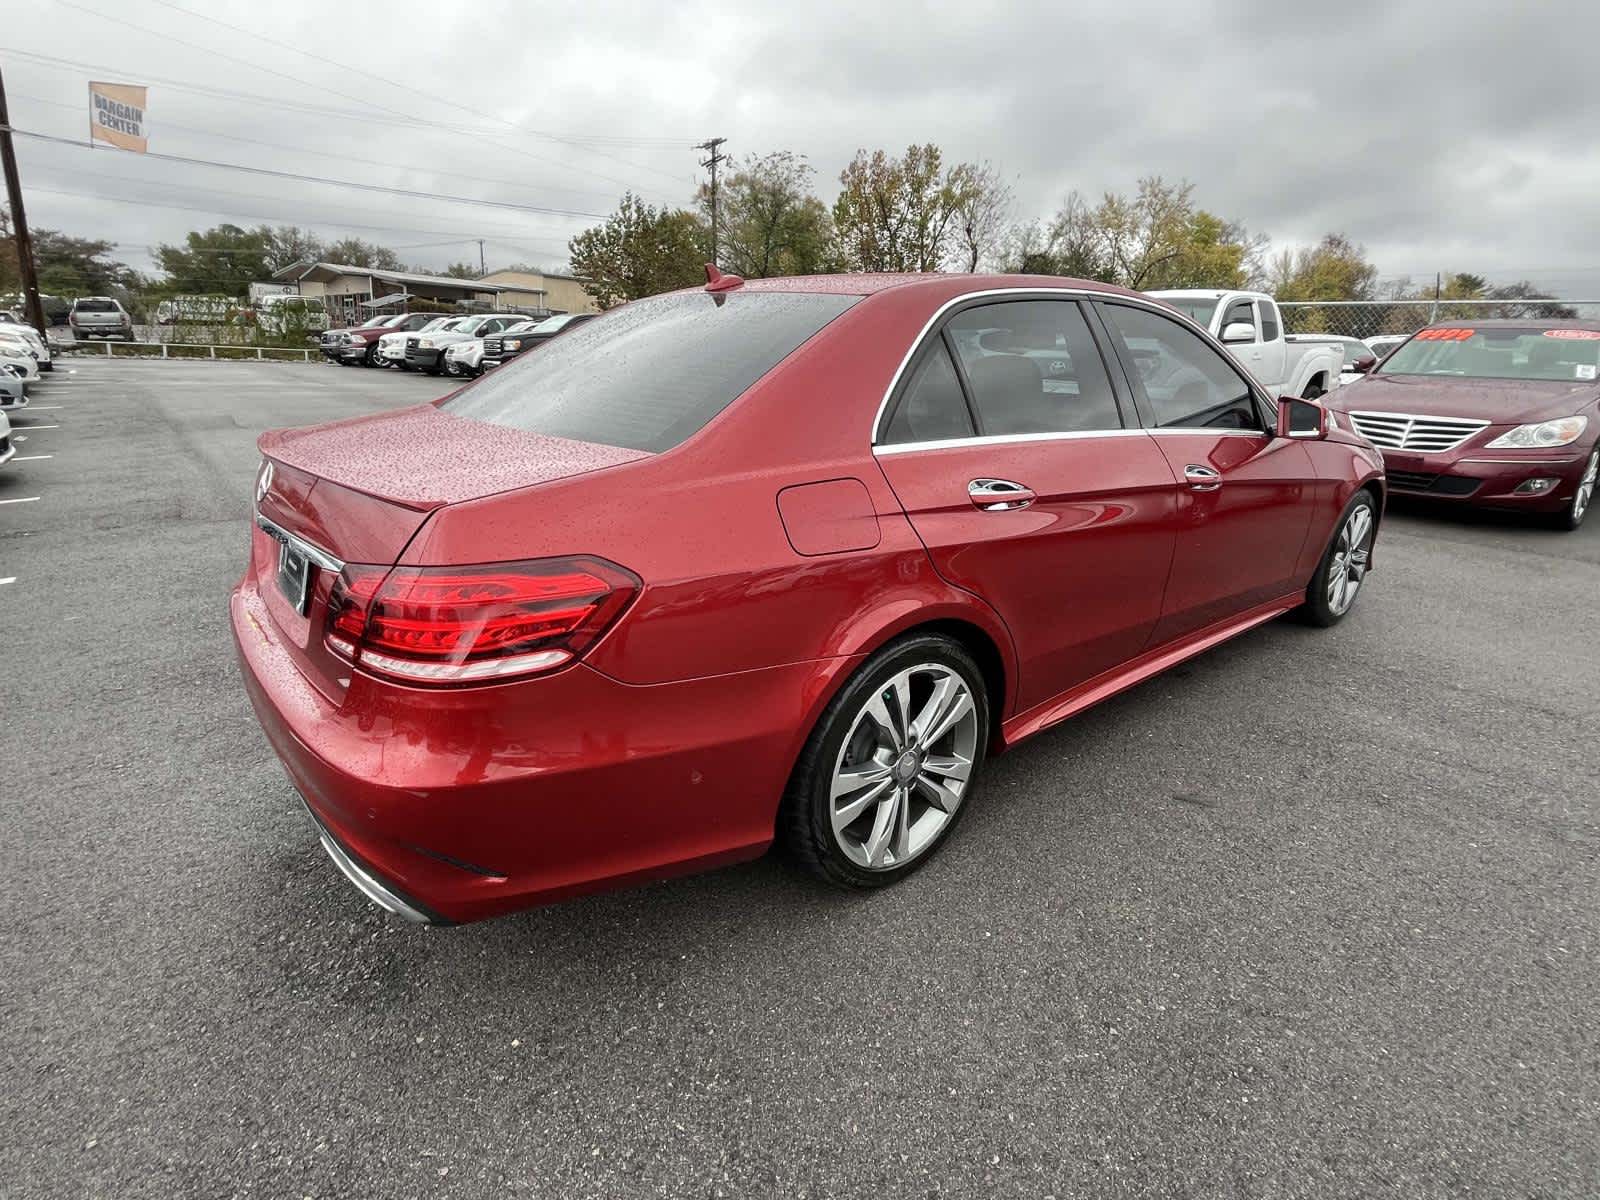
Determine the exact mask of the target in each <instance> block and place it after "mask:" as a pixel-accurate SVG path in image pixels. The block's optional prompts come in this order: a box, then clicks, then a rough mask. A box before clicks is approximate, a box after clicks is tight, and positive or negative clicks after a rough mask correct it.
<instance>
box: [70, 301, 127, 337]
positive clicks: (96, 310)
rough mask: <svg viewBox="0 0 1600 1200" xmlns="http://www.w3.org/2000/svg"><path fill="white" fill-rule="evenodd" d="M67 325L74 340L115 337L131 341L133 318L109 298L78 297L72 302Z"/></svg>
mask: <svg viewBox="0 0 1600 1200" xmlns="http://www.w3.org/2000/svg"><path fill="white" fill-rule="evenodd" d="M67 324H68V325H69V326H70V327H71V328H72V336H73V337H76V338H91V337H115V338H121V339H122V340H123V341H125V342H131V341H133V318H132V317H130V316H129V315H128V310H127V309H125V308H123V307H122V305H121V304H119V303H117V301H116V300H114V299H112V298H111V297H110V296H79V297H78V298H77V299H76V300H74V301H73V302H72V311H71V312H69V313H68V314H67Z"/></svg>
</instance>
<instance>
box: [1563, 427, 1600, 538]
mask: <svg viewBox="0 0 1600 1200" xmlns="http://www.w3.org/2000/svg"><path fill="white" fill-rule="evenodd" d="M1597 475H1600V446H1596V447H1595V448H1594V449H1593V450H1591V451H1590V452H1589V460H1588V461H1587V462H1586V463H1584V464H1583V474H1582V475H1580V476H1579V477H1578V486H1577V487H1576V488H1575V489H1573V493H1572V499H1571V500H1570V501H1568V502H1567V506H1566V507H1565V508H1563V509H1562V510H1561V511H1560V512H1558V513H1557V514H1556V516H1555V527H1556V528H1557V529H1560V530H1563V531H1564V532H1567V533H1573V532H1576V531H1577V530H1578V529H1579V528H1580V527H1581V526H1582V525H1583V518H1584V517H1586V516H1588V514H1589V510H1590V509H1591V508H1593V507H1594V491H1595V487H1596V486H1597V484H1596V476H1597Z"/></svg>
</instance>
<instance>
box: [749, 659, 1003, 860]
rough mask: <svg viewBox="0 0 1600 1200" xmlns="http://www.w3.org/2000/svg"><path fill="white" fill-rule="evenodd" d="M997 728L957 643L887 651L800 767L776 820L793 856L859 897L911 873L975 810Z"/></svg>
mask: <svg viewBox="0 0 1600 1200" xmlns="http://www.w3.org/2000/svg"><path fill="white" fill-rule="evenodd" d="M936 700H937V701H938V703H937V704H936V703H935V701H936ZM989 719H990V718H989V693H988V689H987V688H986V687H985V685H984V678H983V672H982V671H981V670H979V668H978V665H977V663H975V662H974V661H973V659H972V656H971V655H970V654H968V653H967V651H966V649H965V648H964V647H962V646H961V645H960V643H958V642H956V641H954V640H952V639H950V638H947V637H944V636H941V635H933V634H914V635H911V636H908V637H904V638H901V639H900V640H898V641H895V642H892V643H890V644H889V645H888V646H885V647H884V648H883V649H882V650H880V651H878V652H877V653H876V654H874V655H873V656H872V657H871V658H869V659H868V660H867V661H866V662H865V663H864V664H862V666H861V667H860V668H859V669H858V670H857V671H856V672H855V674H854V675H852V676H851V678H850V680H849V682H847V683H846V684H845V685H844V687H843V688H842V689H840V691H839V694H838V695H837V696H835V697H834V698H833V700H832V701H831V702H830V703H829V704H828V707H827V708H826V709H825V710H824V711H823V713H822V716H821V717H820V718H818V720H817V724H816V727H815V728H814V729H813V730H812V731H811V736H810V738H809V739H807V741H806V745H805V749H804V750H803V751H802V752H801V754H800V759H799V761H798V762H797V763H796V764H795V768H794V771H793V773H792V774H791V776H790V780H789V787H788V789H787V791H786V792H785V794H784V798H783V802H782V804H781V806H780V808H779V812H778V830H777V832H778V838H779V841H780V844H781V845H782V847H783V849H784V850H785V852H786V853H787V855H788V857H789V858H790V859H792V860H793V861H794V862H795V863H796V864H797V865H798V866H800V867H802V868H804V869H805V870H806V871H808V872H809V873H811V874H812V875H814V876H816V877H817V878H818V879H821V880H823V881H824V882H826V883H829V884H832V885H833V886H835V887H840V888H846V889H853V890H868V889H872V888H880V887H886V886H888V885H889V884H891V883H894V882H896V881H897V880H900V879H903V878H904V877H905V876H907V875H909V874H911V872H913V871H915V870H916V869H917V868H918V867H920V866H921V865H922V864H923V863H925V862H927V861H928V859H929V858H931V857H932V856H933V854H934V853H935V852H936V851H937V850H938V848H939V847H940V846H941V845H943V844H944V842H945V840H946V839H947V838H948V837H949V836H950V833H951V831H952V830H954V829H955V827H956V824H957V822H958V821H960V819H961V817H962V815H963V814H964V813H965V812H966V811H967V809H968V808H970V807H971V804H972V793H973V787H974V785H975V784H976V783H977V780H978V776H979V774H980V773H981V771H982V768H983V762H984V756H985V752H986V750H987V749H988V742H989ZM919 723H923V724H925V725H938V726H941V728H938V729H932V730H928V729H924V730H923V731H921V732H919V731H918V729H917V725H918V724H919ZM908 727H909V728H908ZM922 732H931V733H932V734H933V735H934V736H933V737H932V738H931V739H929V738H924V737H922V736H921V733H922ZM852 783H854V784H855V785H856V786H854V787H852V786H851V785H852ZM851 810H854V815H852V814H851Z"/></svg>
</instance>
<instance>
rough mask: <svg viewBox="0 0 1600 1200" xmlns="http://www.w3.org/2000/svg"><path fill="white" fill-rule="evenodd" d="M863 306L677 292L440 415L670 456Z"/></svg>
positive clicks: (526, 365)
mask: <svg viewBox="0 0 1600 1200" xmlns="http://www.w3.org/2000/svg"><path fill="white" fill-rule="evenodd" d="M858 299H860V297H858V296H832V295H826V294H821V293H799V292H733V293H724V294H723V295H720V296H713V295H710V294H708V293H706V292H682V293H677V294H674V295H669V296H654V297H651V298H650V299H647V300H637V301H635V302H633V303H632V304H629V305H627V306H625V307H623V308H620V309H617V310H616V311H615V312H612V313H608V314H606V316H605V317H603V318H602V319H600V320H597V321H587V322H584V323H583V324H581V325H579V326H577V327H576V328H574V329H571V330H569V331H568V332H566V333H564V334H562V336H560V337H558V338H552V339H550V341H548V342H547V343H545V344H544V345H543V346H542V347H541V348H540V350H539V353H537V354H524V355H522V356H520V357H518V358H517V359H516V361H515V362H514V363H512V364H511V365H509V366H507V367H503V368H501V369H500V370H498V371H496V372H494V373H493V374H492V375H488V376H485V377H484V378H483V379H482V380H480V381H479V382H478V383H476V384H473V385H472V386H471V387H468V388H466V389H464V390H463V391H461V392H459V393H457V394H456V395H455V396H454V397H452V398H451V399H449V400H447V401H445V402H444V403H443V404H441V405H440V407H441V408H443V409H444V410H445V411H447V412H451V413H454V414H455V415H456V416H458V417H472V418H474V419H476V420H479V421H490V422H493V423H494V424H497V425H508V426H511V427H512V428H514V429H525V430H527V431H529V432H530V433H542V434H546V435H548V436H551V437H563V438H572V439H574V440H576V441H584V442H599V443H602V444H604V445H607V446H624V447H627V448H628V449H630V450H649V451H655V452H659V451H662V450H669V449H671V448H672V447H673V446H676V445H677V444H678V443H679V442H681V441H683V440H684V439H685V438H688V437H690V436H692V435H693V434H695V433H697V432H698V431H699V430H700V429H701V428H702V427H703V426H704V425H705V424H706V422H708V421H710V420H711V418H712V417H714V416H716V415H717V414H718V413H720V412H721V411H722V410H723V409H724V408H726V407H727V406H728V405H730V404H732V403H733V402H734V401H735V400H736V399H738V398H739V396H740V395H741V394H742V393H743V392H744V391H745V389H746V388H748V387H749V386H750V385H751V384H753V383H755V382H756V380H758V379H760V378H761V377H762V376H763V375H765V374H766V373H767V372H768V371H770V370H771V369H772V368H773V367H775V366H776V365H777V364H778V363H779V362H780V361H781V360H782V359H784V358H786V357H787V356H788V355H789V354H790V353H792V352H793V351H794V350H796V349H797V348H798V347H799V346H800V345H801V344H802V343H804V342H805V341H807V340H808V339H809V338H811V337H812V336H813V335H814V334H815V333H817V331H818V330H820V329H821V328H822V327H823V326H824V325H826V324H827V323H828V322H829V321H831V320H833V319H834V318H835V317H837V316H838V315H839V314H840V313H842V312H844V311H845V310H846V309H847V308H849V307H850V306H851V305H852V304H854V303H855V302H856V301H857V300H858Z"/></svg>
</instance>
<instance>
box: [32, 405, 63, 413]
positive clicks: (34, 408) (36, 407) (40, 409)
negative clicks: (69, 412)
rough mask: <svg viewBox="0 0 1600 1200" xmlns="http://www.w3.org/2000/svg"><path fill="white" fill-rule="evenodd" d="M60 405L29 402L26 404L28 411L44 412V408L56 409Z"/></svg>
mask: <svg viewBox="0 0 1600 1200" xmlns="http://www.w3.org/2000/svg"><path fill="white" fill-rule="evenodd" d="M60 407H61V405H59V404H30V405H28V411H29V412H44V411H45V410H46V409H52V410H54V409H57V408H60Z"/></svg>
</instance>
